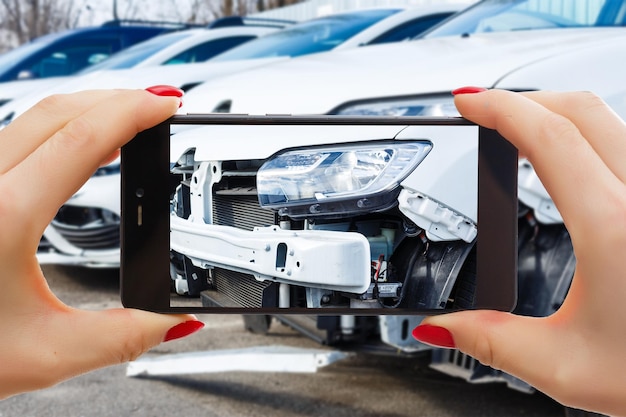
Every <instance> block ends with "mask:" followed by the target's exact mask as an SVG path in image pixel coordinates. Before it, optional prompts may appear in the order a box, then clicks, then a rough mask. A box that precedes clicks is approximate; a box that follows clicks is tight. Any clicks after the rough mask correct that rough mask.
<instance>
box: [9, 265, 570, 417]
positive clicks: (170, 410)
mask: <svg viewBox="0 0 626 417" xmlns="http://www.w3.org/2000/svg"><path fill="white" fill-rule="evenodd" d="M44 272H45V273H46V276H47V278H48V281H49V283H50V287H51V288H52V290H53V291H54V292H55V293H56V294H57V295H58V296H59V298H61V299H62V300H63V301H65V302H66V303H67V304H69V305H72V306H75V307H80V308H86V309H103V308H110V307H118V306H120V302H119V295H118V271H117V270H92V269H83V268H74V267H71V268H70V267H57V266H45V267H44ZM199 318H200V319H201V320H203V321H204V322H205V323H206V327H205V328H204V329H203V330H201V331H200V332H198V333H196V334H194V335H192V336H191V337H188V338H184V339H179V340H175V341H172V342H168V343H165V344H162V345H160V346H159V347H157V348H155V349H153V350H152V351H150V352H149V353H147V354H146V355H145V357H146V358H161V357H163V355H168V354H174V353H183V352H202V351H215V350H224V349H238V348H244V347H253V346H269V345H281V346H291V347H299V348H315V349H320V348H321V349H329V350H330V348H327V347H322V346H320V345H319V344H317V343H316V342H314V341H312V340H310V339H308V338H306V337H304V336H301V335H300V334H298V333H296V332H295V331H293V330H292V329H290V328H289V327H287V326H285V325H283V324H281V323H279V322H277V321H274V323H273V324H272V326H271V328H270V331H269V334H268V335H265V336H264V335H256V334H252V333H249V332H247V331H246V330H245V329H244V326H243V321H242V319H241V317H240V316H237V315H202V316H199ZM0 366H1V365H0ZM126 369H127V365H119V366H114V367H110V368H106V369H102V370H98V371H95V372H92V373H89V374H86V375H83V376H80V377H77V378H75V379H72V380H70V381H67V382H64V383H61V384H59V385H57V386H55V387H52V388H49V389H46V390H42V391H37V392H33V393H27V394H22V395H18V396H15V397H11V398H9V399H6V400H4V401H0V417H8V416H21V417H28V416H49V417H54V416H63V417H74V416H76V417H79V416H80V417H82V416H85V417H87V416H89V417H108V416H115V417H119V416H133V417H134V416H137V417H140V416H141V417H143V416H146V417H148V416H185V417H195V416H198V417H200V416H202V417H210V416H228V417H236V416H241V417H252V416H272V417H281V416H290V417H300V416H301V417H313V416H336V417H341V416H350V417H365V416H372V417H373V416H381V417H404V416H407V417H408V416H412V417H415V416H431V417H438V416H441V417H447V416H526V417H532V416H541V417H552V416H563V415H564V411H563V408H562V407H561V406H560V405H559V404H557V403H555V402H554V401H552V400H550V399H549V398H547V397H545V396H544V395H542V394H540V393H535V394H525V393H521V392H517V391H514V390H511V389H509V388H507V387H506V386H504V385H503V384H480V385H473V384H469V383H466V382H465V381H463V380H461V379H457V378H452V377H448V376H446V375H443V374H441V373H439V372H437V371H434V370H432V369H430V368H429V367H428V357H425V356H423V357H417V358H405V357H395V356H380V355H371V354H355V355H353V356H350V357H349V358H348V359H344V360H342V361H339V362H336V363H333V364H331V365H329V366H327V367H324V368H321V369H320V370H318V372H316V373H311V374H303V373H277V372H250V371H237V372H217V373H200V374H194V375H175V376H158V377H157V376H144V377H127V376H126Z"/></svg>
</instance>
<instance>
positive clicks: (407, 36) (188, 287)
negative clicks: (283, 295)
mask: <svg viewBox="0 0 626 417" xmlns="http://www.w3.org/2000/svg"><path fill="white" fill-rule="evenodd" d="M625 23H626V0H553V1H550V2H539V1H531V0H482V1H479V2H478V3H476V4H474V5H472V6H470V7H468V8H465V6H446V7H443V8H442V7H436V8H434V7H429V8H420V9H407V10H399V9H393V10H392V9H384V10H383V9H379V10H360V11H355V12H351V13H344V14H338V15H331V16H327V17H324V18H320V19H316V20H311V21H307V22H302V23H287V22H283V23H282V24H284V25H285V27H284V28H276V27H273V28H269V29H267V30H268V31H269V32H270V33H266V34H263V35H261V34H259V35H258V37H257V38H256V39H254V40H249V41H246V42H245V43H242V44H240V45H239V46H236V47H233V48H232V49H229V50H228V51H226V52H223V53H222V54H218V55H216V56H215V57H213V58H210V59H208V60H207V61H205V62H203V63H193V64H191V63H179V62H183V61H184V62H193V59H189V60H186V61H185V59H186V58H185V59H183V58H180V57H179V55H180V53H179V55H175V56H170V57H163V59H162V60H161V61H160V62H159V63H156V62H157V61H153V62H154V63H155V64H154V65H152V64H151V66H147V65H146V66H143V67H141V66H137V67H136V68H132V66H134V65H137V64H138V63H139V62H142V59H141V58H137V59H134V58H132V57H137V56H140V55H141V54H140V53H139V52H140V51H141V50H142V49H141V48H142V47H141V46H140V45H141V44H138V45H137V46H136V47H135V48H131V49H128V50H127V52H126V55H125V53H124V52H121V53H119V55H118V56H113V57H111V58H110V59H107V60H104V61H102V63H101V64H99V65H100V67H97V66H94V67H93V69H92V70H87V73H85V74H83V75H80V76H76V77H72V78H71V79H67V80H65V81H64V82H60V81H59V80H58V79H57V80H56V81H54V82H53V84H52V87H51V88H49V89H44V88H38V89H37V93H30V94H24V93H20V98H17V97H18V96H13V97H9V96H8V95H6V96H5V98H4V100H5V101H6V103H5V104H4V105H3V106H1V107H0V121H2V123H4V124H7V123H10V122H11V121H12V120H13V119H14V118H15V117H18V116H19V114H21V113H22V112H24V111H25V110H26V109H27V108H29V107H30V106H31V105H33V104H34V103H35V102H36V101H38V100H39V99H41V98H42V97H44V96H45V95H49V94H52V93H56V92H70V91H76V90H82V89H87V88H108V87H116V88H145V87H147V86H149V85H154V84H171V85H175V86H178V87H181V88H183V89H184V90H185V91H186V94H185V97H184V106H183V108H182V109H181V110H180V111H181V112H188V113H207V112H222V113H247V114H339V115H391V116H407V115H418V116H455V115H458V114H457V113H456V110H455V108H454V105H453V101H452V96H451V95H450V93H449V92H450V91H451V90H453V89H454V88H457V87H459V86H463V85H475V86H482V87H487V88H503V89H509V90H514V91H522V90H562V91H566V90H567V91H569V90H591V91H594V92H595V93H597V94H598V95H600V96H601V97H602V98H603V99H604V100H605V101H606V102H608V103H609V105H611V106H612V108H613V109H614V110H615V111H616V112H617V113H618V114H619V115H621V116H622V117H626V95H625V87H624V83H623V81H622V74H623V72H624V71H623V70H624V66H626V61H624V59H623V57H624V55H625V52H626V42H625V41H626V30H625V29H624V24H625ZM221 30H224V28H220V29H209V30H206V29H200V30H198V29H194V30H193V31H194V32H199V31H209V32H213V31H215V32H217V31H221ZM215 32H214V33H215ZM183 33H185V32H183V31H177V32H173V33H171V34H169V35H165V36H162V37H155V38H153V39H152V40H151V41H148V42H146V43H145V44H144V46H145V45H156V44H159V42H160V41H161V40H164V39H170V40H171V41H172V45H174V44H175V39H176V38H177V36H181V37H182V36H183ZM167 36H169V38H168V37H167ZM159 45H160V46H158V47H157V48H156V49H157V50H159V51H160V52H163V51H165V50H166V47H165V46H164V45H163V44H159ZM133 51H134V52H133ZM134 53H138V54H137V55H133V54H134ZM148 55H150V54H148ZM148 55H146V58H147V56H148ZM189 55H191V54H189ZM125 56H126V57H128V60H127V59H126V58H124V57H125ZM154 56H156V54H154ZM180 56H182V55H180ZM107 62H109V63H118V64H115V65H120V66H118V67H115V68H117V69H113V67H111V68H107ZM128 62H133V64H132V65H128V64H127V63H128ZM173 63H179V64H178V65H167V64H173ZM27 82H29V81H16V82H12V83H9V84H5V85H6V86H7V89H5V88H4V87H3V85H2V84H0V97H2V95H3V94H4V93H5V91H10V88H13V87H12V86H14V85H17V84H21V83H27ZM37 82H44V80H38V81H37ZM16 88H17V87H16ZM21 96H23V97H21ZM294 129H295V130H294V131H293V133H292V135H293V137H296V136H298V135H299V134H300V133H301V132H298V131H297V128H294ZM205 136H206V135H205V134H203V132H202V128H198V129H184V130H183V129H181V130H180V131H178V132H176V133H175V134H174V136H173V140H172V143H179V146H173V149H176V151H175V152H174V153H173V154H172V156H171V160H172V165H173V166H176V170H177V173H178V175H181V174H180V173H184V175H183V176H182V177H181V178H180V179H181V181H179V183H177V184H176V185H177V187H176V189H175V190H174V192H173V204H172V207H173V212H172V216H173V217H172V222H173V224H178V225H185V227H187V226H188V227H190V228H194V227H196V228H197V230H201V232H199V233H201V234H204V236H206V237H207V238H211V237H213V238H215V237H216V236H218V234H217V233H216V229H215V228H214V226H220V227H229V228H234V229H233V230H246V231H252V230H254V228H255V227H261V226H267V225H274V226H276V227H281V226H282V227H283V228H291V229H308V230H311V231H314V232H315V231H319V232H320V233H322V232H326V231H328V230H333V231H338V230H346V231H347V230H359V231H362V234H363V235H364V236H365V237H366V238H367V240H368V242H369V244H370V247H371V248H374V247H379V246H378V242H379V241H380V240H381V236H388V232H387V231H386V229H388V228H390V225H391V226H393V227H392V229H393V230H394V235H393V238H392V239H391V240H390V241H389V244H388V246H387V247H388V251H387V252H386V253H385V254H384V258H383V259H381V258H380V254H379V253H375V252H374V250H372V253H371V258H372V259H371V260H372V262H373V263H374V264H376V262H385V263H386V264H385V265H386V266H387V268H389V267H390V266H391V265H393V266H394V267H396V269H398V270H399V273H398V274H397V275H398V276H401V277H403V278H402V280H401V281H402V282H400V283H401V284H408V281H407V282H404V280H410V279H422V280H423V279H428V277H424V276H422V275H420V273H421V272H420V271H424V270H428V269H429V268H431V267H432V268H436V267H440V266H441V265H442V262H443V261H442V256H443V255H441V256H437V255H436V253H437V252H435V249H437V248H439V253H449V252H450V251H447V248H449V247H452V246H454V244H455V242H457V241H458V237H455V236H444V237H441V236H436V235H435V234H433V233H429V230H432V228H431V226H432V224H433V223H435V224H436V223H437V221H436V220H432V219H430V220H429V222H430V223H428V224H426V223H424V222H423V220H422V219H420V216H418V215H416V213H415V212H414V211H412V210H402V209H398V207H399V206H402V207H405V205H404V206H403V204H405V203H407V200H406V199H405V200H404V201H401V200H402V196H406V195H407V193H418V194H420V195H422V196H425V197H427V198H431V200H432V201H433V202H436V204H438V205H439V207H440V208H443V209H446V210H449V211H451V212H453V213H457V214H464V213H463V212H462V210H460V209H459V206H458V200H457V199H455V197H456V196H455V195H453V194H454V193H453V192H452V189H449V190H448V189H443V190H439V193H438V194H437V195H436V196H434V195H429V194H428V193H427V192H426V190H423V189H414V188H412V187H416V186H414V185H412V184H411V183H408V182H403V183H401V184H400V189H399V190H397V191H399V192H398V194H397V196H396V197H394V198H397V199H398V200H399V201H398V204H397V205H394V207H392V208H391V209H388V210H383V211H375V212H374V211H372V212H368V211H367V210H366V209H365V210H360V211H355V212H354V213H351V212H346V213H343V216H342V218H341V219H340V220H337V219H336V218H335V217H334V216H332V215H330V214H325V213H324V212H319V213H314V214H312V215H310V216H308V217H307V216H305V219H304V220H305V221H302V219H301V218H290V217H289V215H288V214H287V215H285V213H288V211H286V212H285V211H281V212H280V213H279V210H278V209H275V210H271V209H270V210H268V209H266V208H263V207H261V204H260V203H259V200H258V193H257V182H258V181H257V180H258V178H257V173H258V170H259V168H260V167H261V166H262V165H263V164H264V163H265V162H267V161H268V160H270V159H271V158H272V157H273V156H274V155H281V154H283V153H284V152H286V151H288V150H290V151H291V149H290V148H291V147H292V146H293V145H288V143H289V142H288V141H287V139H286V138H276V137H273V136H268V135H266V134H264V133H263V130H259V131H258V133H257V134H255V135H254V137H253V138H251V139H250V141H252V142H251V143H250V144H249V145H246V144H243V143H242V144H238V145H235V144H234V142H211V144H210V145H207V143H206V137H205ZM298 137H302V135H300V136H298ZM333 138H334V139H333V141H336V142H339V143H343V145H350V147H352V148H356V149H358V148H359V147H362V146H364V143H360V142H359V140H356V141H353V140H350V141H347V139H346V140H341V138H338V135H334V136H333ZM281 143H282V144H286V145H280V146H279V144H281ZM252 144H253V145H252ZM320 145H329V143H328V139H326V140H324V139H320V138H317V139H316V138H314V137H309V139H306V140H300V141H299V143H298V149H297V150H296V152H303V153H305V154H307V155H312V154H314V153H315V152H314V150H315V149H316V148H317V147H319V146H320ZM207 146H208V147H210V148H211V151H210V152H209V151H206V148H207ZM203 149H204V150H203ZM343 151H344V150H342V152H343ZM305 159H306V158H305ZM119 175H120V172H119V161H115V162H114V163H112V164H111V165H109V166H106V167H103V168H101V169H100V170H98V172H96V173H95V175H94V176H93V177H92V178H91V179H90V180H89V181H88V183H87V184H86V185H85V186H84V187H83V188H82V189H81V190H79V191H78V192H77V193H76V195H75V196H74V197H73V198H72V199H71V200H70V201H68V202H67V204H65V205H64V206H63V207H62V208H61V210H60V211H59V213H58V215H57V217H56V218H55V219H54V221H53V222H52V224H51V225H50V226H49V227H48V228H47V229H46V232H45V234H44V237H43V238H42V243H41V248H40V254H39V256H40V260H41V261H42V262H58V263H66V264H77V265H85V266H92V267H102V266H104V267H112V266H117V265H118V264H119V221H120V208H119ZM442 175H443V174H442ZM409 176H410V174H409ZM191 179H195V180H198V182H195V181H190V180H191ZM190 183H193V184H194V185H193V186H194V187H197V188H198V187H199V188H198V189H201V190H202V191H203V192H202V193H195V194H194V190H192V189H190V185H189V184H190ZM290 186H296V187H297V186H298V184H297V183H296V184H290ZM237 187H245V189H246V190H247V192H245V193H242V192H240V188H237ZM518 193H519V199H520V205H519V224H518V228H519V255H518V264H519V275H518V277H519V301H518V306H517V307H516V310H515V312H516V313H518V314H525V315H531V316H545V315H549V314H551V313H552V312H554V311H555V310H556V309H557V308H558V307H559V306H560V304H561V302H562V301H563V298H564V297H565V294H566V293H567V290H568V287H569V283H570V281H571V278H572V276H573V270H574V267H575V258H574V255H573V251H572V247H571V242H570V239H569V235H568V233H567V230H566V229H565V227H564V226H563V222H562V219H561V217H560V215H559V213H558V211H557V210H556V209H555V207H554V205H553V203H552V201H551V199H550V196H549V195H548V194H547V192H546V191H545V189H544V188H543V186H542V185H541V182H540V181H539V179H538V178H537V176H536V175H535V173H534V171H533V169H532V166H531V165H530V164H529V163H528V162H527V161H525V160H521V161H520V163H519V190H518ZM192 196H195V197H193V198H195V200H194V201H195V202H194V203H190V202H189V201H190V198H191V197H192ZM193 198H192V200H193ZM465 217H468V218H469V219H470V220H473V221H475V219H472V218H471V216H465ZM442 224H443V223H442ZM185 227H181V228H180V230H183V229H185ZM193 249H194V248H190V247H189V248H185V247H184V245H183V246H182V247H177V250H176V251H172V253H171V265H172V267H171V277H170V278H171V280H172V285H173V288H175V290H176V292H178V293H180V294H183V295H192V296H197V295H199V294H201V296H202V297H203V299H207V302H213V301H211V299H213V300H215V299H217V298H219V297H217V296H216V294H218V293H220V292H221V293H222V294H221V295H227V296H228V297H229V298H230V299H231V301H232V302H233V303H235V304H237V303H242V302H243V300H240V299H238V298H237V297H238V295H237V294H236V291H235V293H232V292H231V293H229V294H223V293H224V290H223V289H224V288H229V289H232V288H237V287H240V286H242V285H247V284H248V283H253V284H254V283H258V282H259V280H258V279H255V274H254V272H253V271H242V270H241V269H240V268H238V267H237V263H236V262H235V260H234V259H233V260H230V261H229V260H226V261H224V259H220V262H219V263H218V262H217V261H216V260H215V259H213V258H211V256H210V255H207V254H204V255H199V254H198V251H194V250H193ZM277 249H278V248H272V249H271V250H277ZM427 249H428V250H427ZM428 251H432V252H431V254H432V256H420V257H413V258H411V260H410V261H409V260H408V259H407V258H408V257H409V255H411V254H416V253H419V254H424V253H427V252H428ZM470 252H471V251H458V258H457V259H455V263H458V264H464V263H465V262H469V261H470V259H471V255H470ZM231 261H232V262H231ZM300 262H304V263H306V262H308V260H307V259H301V260H300ZM346 262H349V260H346ZM374 269H376V268H374ZM458 272H459V268H451V269H450V270H449V271H448V272H447V276H446V278H447V279H448V280H449V281H450V282H452V283H454V282H455V281H456V279H457V275H456V274H458ZM276 275H277V276H275V277H273V279H274V280H273V281H272V282H271V283H272V284H273V283H276V284H277V285H280V276H278V275H279V274H276ZM416 277H417V278H416ZM257 278H258V276H257ZM370 278H372V279H373V276H372V277H370ZM274 281H275V282H274ZM261 282H263V281H261ZM268 284H270V282H265V283H264V284H263V288H261V289H259V292H258V293H250V294H252V295H250V297H252V298H254V297H256V298H257V299H256V300H253V301H256V302H262V297H263V295H262V293H263V291H265V290H266V288H265V287H266V286H267V285H268ZM291 284H292V286H293V283H291ZM305 290H306V291H308V292H307V296H308V295H310V294H318V295H319V290H320V288H319V287H317V288H315V289H308V288H305ZM321 290H324V291H325V289H324V288H321ZM326 290H328V291H332V289H326ZM446 291H449V292H447V293H443V292H442V293H441V294H440V296H441V297H444V298H445V297H449V296H450V294H454V287H453V286H452V287H449V288H447V290H446ZM255 294H256V295H255ZM239 295H241V294H239ZM324 295H329V294H327V293H325V294H324ZM222 298H223V297H222ZM355 310H356V312H355V314H358V310H357V309H355ZM279 318H280V320H282V321H284V322H286V323H288V324H290V325H292V326H294V327H296V328H298V329H300V330H301V331H302V332H303V333H306V334H308V335H309V336H311V337H315V338H317V339H318V340H320V341H321V342H324V343H329V344H336V345H342V344H349V345H350V346H362V347H365V346H367V347H372V346H376V349H381V347H382V349H387V350H393V351H401V352H406V353H412V352H416V351H421V350H425V349H429V348H427V347H426V346H424V345H421V344H419V343H418V342H416V341H415V340H413V339H412V338H411V336H410V334H409V332H408V331H407V329H411V328H413V327H414V325H416V324H417V322H419V320H421V318H420V317H414V316H411V317H407V316H394V315H389V316H387V315H385V316H379V317H371V316H368V317H364V316H358V315H355V316H345V317H315V316H312V317H305V316H281V317H279ZM269 322H270V321H269V320H267V319H266V318H262V317H261V318H259V317H258V316H256V317H254V318H250V319H248V325H249V327H250V328H251V329H254V330H256V331H265V330H267V328H268V326H269ZM433 366H434V367H436V368H437V369H439V370H441V371H442V372H446V373H448V374H453V375H457V376H462V377H464V378H466V379H467V380H471V381H473V382H484V381H494V380H497V381H505V382H507V383H508V384H509V386H511V387H512V388H515V389H520V390H524V391H532V387H529V386H528V385H526V384H525V383H524V382H522V381H519V380H517V379H515V378H513V377H511V376H510V375H506V374H502V373H500V372H498V371H495V370H492V369H486V368H484V367H483V366H482V365H480V364H478V363H476V362H475V361H473V360H472V359H471V358H467V357H463V355H461V354H459V353H458V352H456V353H450V352H447V351H436V352H435V353H434V354H433Z"/></svg>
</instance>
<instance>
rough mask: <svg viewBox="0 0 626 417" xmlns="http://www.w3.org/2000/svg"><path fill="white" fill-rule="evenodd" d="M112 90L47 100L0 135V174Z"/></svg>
mask: <svg viewBox="0 0 626 417" xmlns="http://www.w3.org/2000/svg"><path fill="white" fill-rule="evenodd" d="M115 94H117V92H116V91H113V90H93V91H84V92H80V93H76V94H62V95H61V94H60V95H54V96H50V97H47V98H45V99H43V100H42V101H40V102H39V103H37V104H36V105H35V106H33V107H32V108H31V109H29V110H28V111H27V112H25V113H24V114H23V115H21V116H20V117H18V118H17V119H15V120H14V121H13V122H12V123H11V124H9V125H8V126H7V127H5V128H4V129H3V130H2V131H0V155H2V158H1V159H0V174H3V173H5V172H7V171H8V170H9V169H11V168H13V167H14V166H15V165H17V164H18V163H19V162H20V161H22V160H23V159H24V158H26V157H27V156H28V155H30V154H31V153H32V152H33V151H34V150H35V149H37V147H39V145H41V144H42V143H43V142H44V141H46V140H47V139H48V138H49V137H50V136H52V135H53V134H54V133H56V132H57V131H58V130H59V129H61V128H62V127H63V126H65V124H66V123H67V122H69V121H70V120H72V119H74V118H76V117H78V116H79V115H81V114H83V113H84V112H85V111H87V110H89V109H91V108H92V107H93V106H95V105H96V104H98V103H99V102H101V101H102V100H103V99H105V98H108V97H111V96H113V95H115Z"/></svg>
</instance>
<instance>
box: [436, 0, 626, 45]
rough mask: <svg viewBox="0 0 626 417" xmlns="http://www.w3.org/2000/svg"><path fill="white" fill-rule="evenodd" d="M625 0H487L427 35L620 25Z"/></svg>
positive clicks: (622, 21) (622, 22)
mask: <svg viewBox="0 0 626 417" xmlns="http://www.w3.org/2000/svg"><path fill="white" fill-rule="evenodd" d="M624 3H626V2H625V1H624V0H550V1H538V0H484V1H481V2H480V3H478V4H476V5H475V6H473V7H471V8H470V9H468V10H467V11H465V12H463V13H460V14H458V15H457V16H455V17H454V18H452V19H450V20H448V21H446V22H444V23H442V24H441V25H439V26H438V27H435V28H434V29H432V30H431V31H429V32H428V33H427V34H425V37H437V36H450V35H462V34H472V33H484V32H503V31H520V30H537V29H553V28H569V27H589V26H621V25H623V24H624V14H625V12H626V10H625V5H624Z"/></svg>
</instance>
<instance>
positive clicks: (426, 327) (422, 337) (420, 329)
mask: <svg viewBox="0 0 626 417" xmlns="http://www.w3.org/2000/svg"><path fill="white" fill-rule="evenodd" d="M413 337H414V338H415V339H417V340H418V341H420V342H422V343H426V344H428V345H433V346H437V347H442V348H451V349H454V348H456V344H455V343H454V338H453V337H452V333H450V332H449V331H448V330H446V329H444V328H443V327H439V326H431V325H430V324H422V325H419V326H417V327H416V328H415V329H413Z"/></svg>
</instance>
